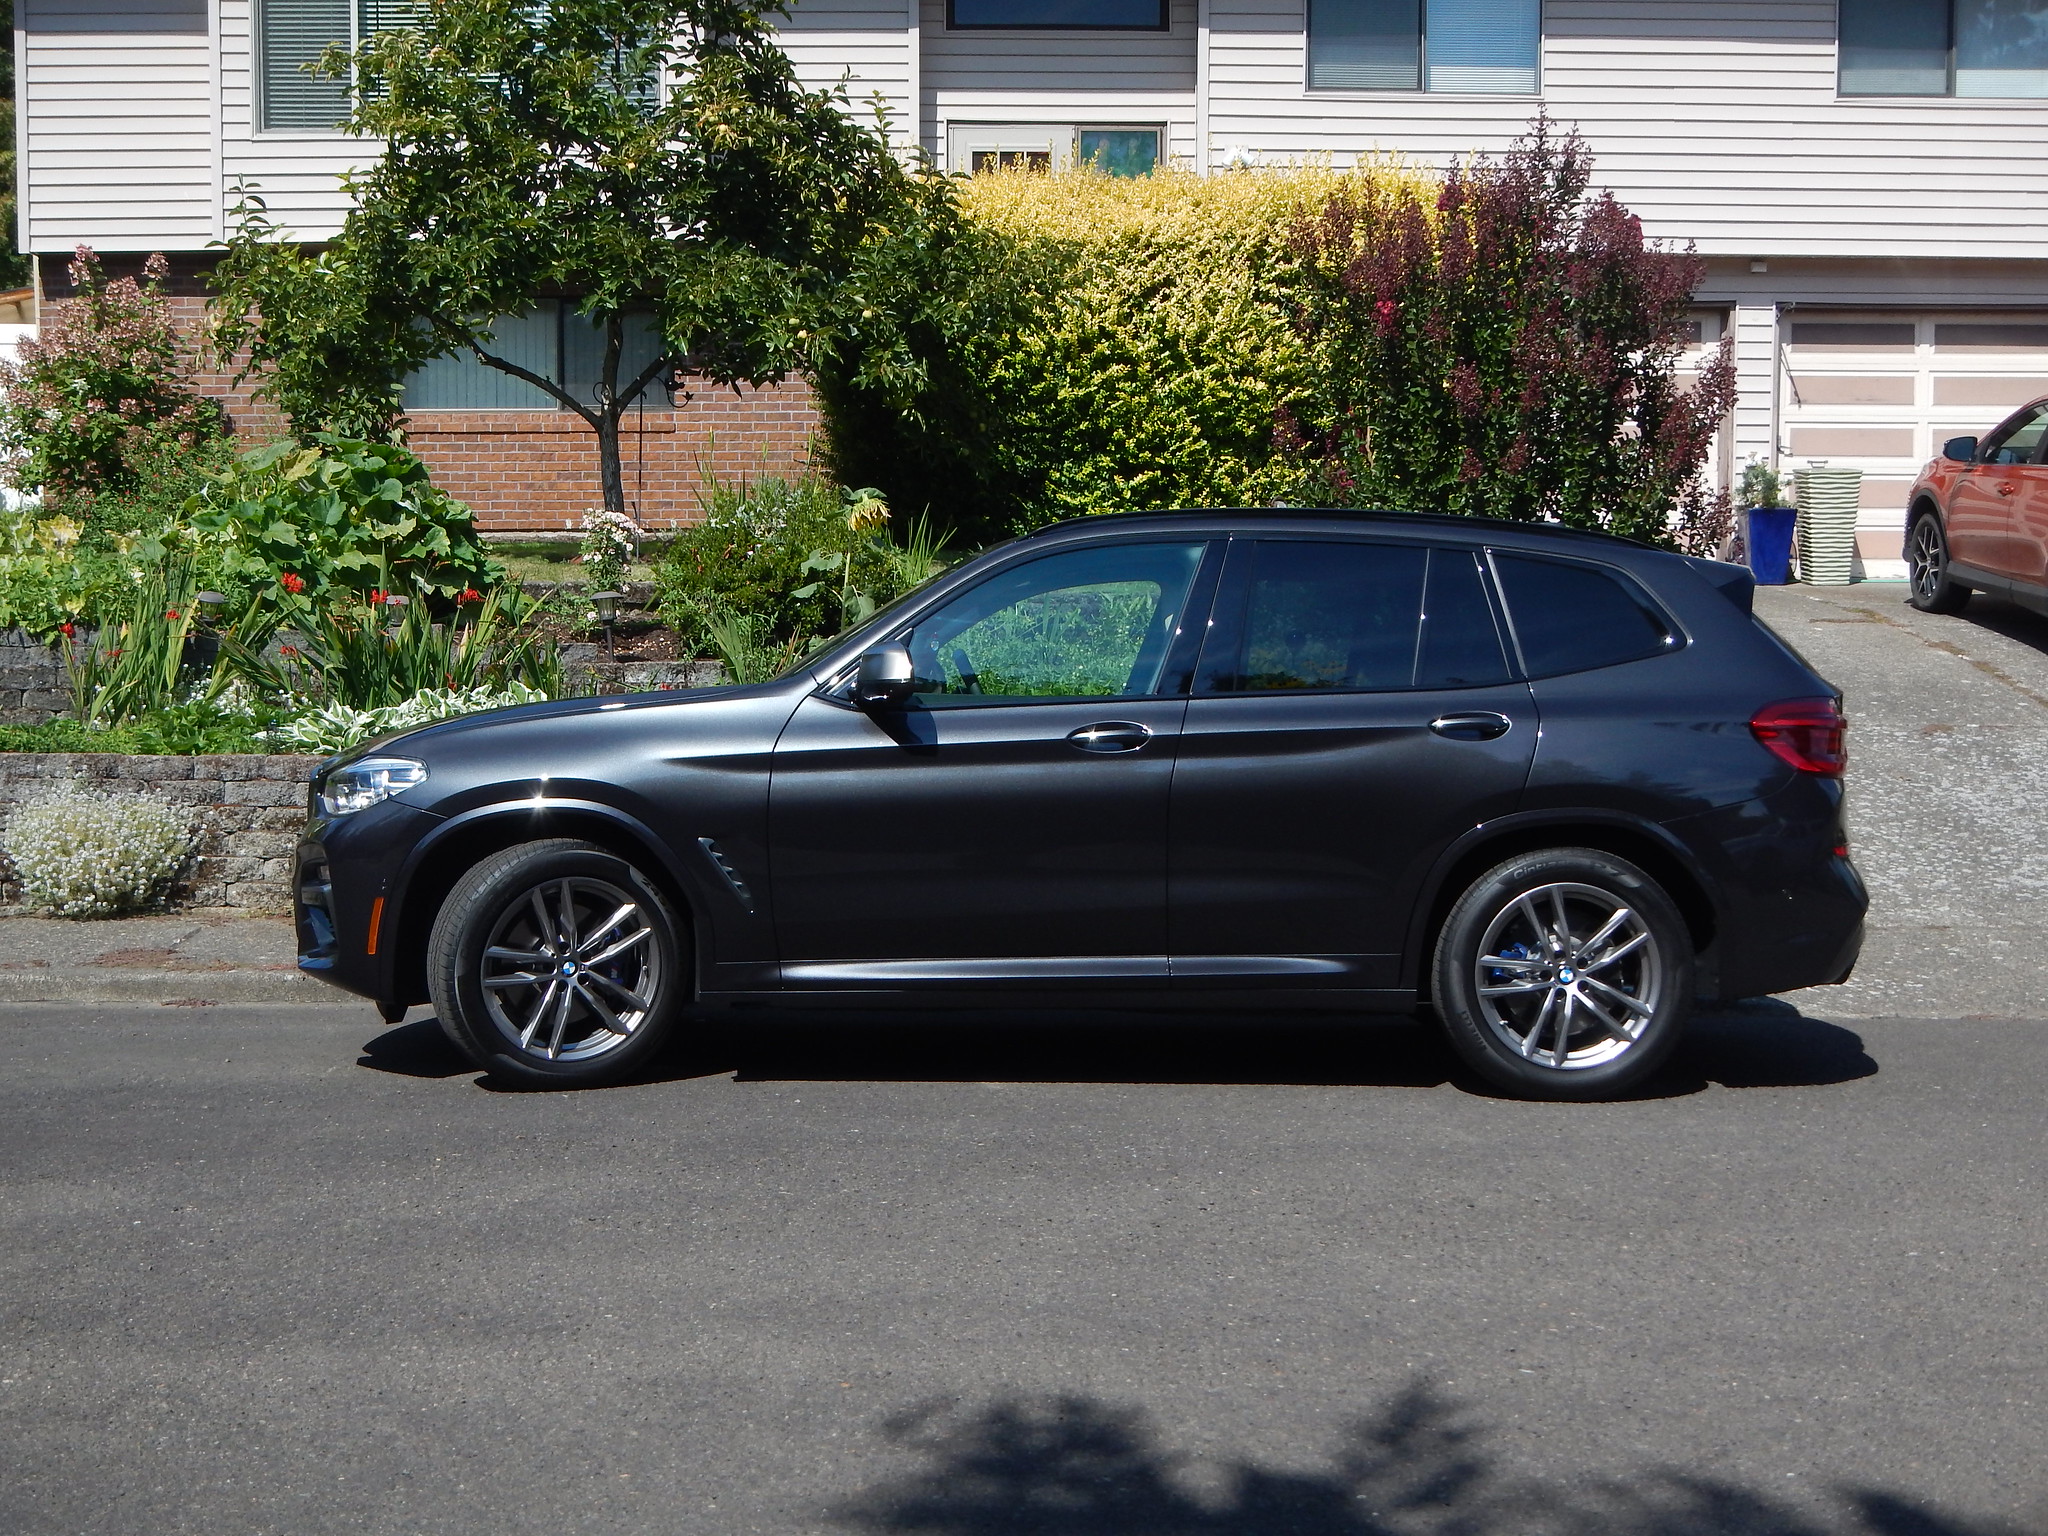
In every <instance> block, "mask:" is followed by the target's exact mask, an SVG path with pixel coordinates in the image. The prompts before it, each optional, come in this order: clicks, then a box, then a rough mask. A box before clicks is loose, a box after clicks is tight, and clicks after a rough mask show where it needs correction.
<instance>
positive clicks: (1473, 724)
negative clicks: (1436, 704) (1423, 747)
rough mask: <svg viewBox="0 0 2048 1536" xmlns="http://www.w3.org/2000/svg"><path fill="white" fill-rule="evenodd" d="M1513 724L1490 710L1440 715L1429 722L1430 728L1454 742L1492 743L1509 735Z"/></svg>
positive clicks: (1505, 717)
mask: <svg viewBox="0 0 2048 1536" xmlns="http://www.w3.org/2000/svg"><path fill="white" fill-rule="evenodd" d="M1513 724H1514V722H1513V721H1511V720H1510V719H1508V717H1507V716H1506V715H1496V714H1495V713H1494V712H1493V711H1492V710H1490V709H1474V710H1469V711H1466V712H1465V713H1462V714H1455V715H1438V716H1437V717H1436V718H1435V719H1434V720H1432V721H1430V722H1429V728H1430V729H1431V730H1432V731H1435V732H1436V733H1437V735H1439V736H1448V737H1449V738H1450V739H1451V740H1452V741H1491V740H1493V738H1494V737H1496V736H1505V735H1507V733H1508V729H1509V727H1510V726H1512V725H1513Z"/></svg>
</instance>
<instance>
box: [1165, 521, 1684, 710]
mask: <svg viewBox="0 0 2048 1536" xmlns="http://www.w3.org/2000/svg"><path fill="white" fill-rule="evenodd" d="M1229 543H1230V549H1229V552H1228V554H1227V556H1226V559H1225V562H1224V565H1223V569H1222V571H1221V572H1220V573H1219V578H1218V580H1217V583H1216V588H1215V591H1214V592H1213V593H1211V594H1210V611H1209V623H1208V625H1207V626H1206V633H1204V635H1203V637H1202V647H1201V651H1200V653H1199V654H1198V655H1197V656H1196V657H1195V660H1194V665H1193V666H1192V667H1190V668H1189V670H1188V684H1187V690H1188V696H1189V697H1190V698H1191V699H1193V700H1202V701H1207V700H1215V699H1314V698H1329V697H1345V698H1353V697H1356V696H1358V695H1360V694H1373V695H1375V696H1378V697H1394V696H1397V695H1402V694H1421V693H1466V692H1476V691H1477V690H1479V689H1482V688H1504V687H1508V686H1510V685H1512V684H1515V683H1521V682H1527V681H1528V680H1529V679H1528V669H1527V668H1525V667H1524V666H1523V665H1522V648H1521V646H1520V644H1519V643H1518V642H1517V641H1516V640H1515V638H1514V632H1513V630H1512V628H1511V627H1510V626H1509V622H1508V612H1507V602H1506V600H1505V599H1504V598H1503V596H1502V595H1501V591H1500V587H1499V583H1498V580H1497V578H1496V577H1495V575H1494V570H1493V562H1492V561H1491V560H1489V559H1487V558H1486V556H1487V554H1488V551H1487V549H1486V547H1485V546H1483V545H1479V544H1464V543H1459V542H1456V541H1454V540H1442V539H1429V538H1415V537H1413V536H1408V537H1403V536H1402V535H1401V534H1398V533H1397V534H1395V535H1394V536H1392V537H1375V536H1374V535H1373V534H1371V533H1361V532H1353V531H1352V530H1349V529H1344V530H1334V529H1333V530H1330V531H1328V532H1323V531H1319V530H1310V529H1297V528H1276V529H1274V530H1272V531H1271V532H1270V533H1269V532H1266V531H1265V530H1263V529H1260V530H1257V531H1252V530H1233V531H1232V533H1231V535H1230V539H1229ZM1254 544H1382V545H1390V546H1396V547H1399V548H1404V549H1420V550H1422V551H1423V553H1424V554H1427V555H1431V556H1434V555H1436V554H1439V553H1442V554H1449V553H1451V552H1453V551H1456V552H1458V553H1461V554H1465V555H1471V556H1475V557H1477V559H1478V564H1479V588H1480V590H1481V591H1482V592H1484V593H1485V594H1486V606H1487V611H1488V612H1489V613H1491V614H1492V616H1493V634H1494V641H1495V643H1496V644H1498V645H1499V646H1500V653H1501V660H1502V661H1503V662H1504V663H1505V664H1506V666H1507V670H1508V675H1507V676H1506V677H1505V678H1503V679H1502V680H1501V681H1499V682H1497V683H1465V684H1462V685H1454V684H1447V683H1427V684H1423V685H1421V686H1419V687H1418V686H1415V685H1412V684H1411V685H1410V686H1409V687H1406V688H1261V689H1232V690H1230V691H1228V692H1216V693H1204V692H1200V691H1198V690H1197V689H1196V688H1195V681H1196V679H1198V678H1199V677H1200V676H1201V675H1202V662H1203V661H1204V659H1206V658H1207V656H1208V655H1209V648H1210V646H1212V645H1216V646H1229V647H1230V648H1231V649H1232V650H1235V649H1236V648H1237V647H1238V646H1240V645H1242V644H1243V641H1244V620H1245V608H1246V607H1248V606H1249V604H1250V602H1251V588H1250V586H1249V585H1248V584H1247V585H1246V586H1245V587H1244V588H1243V590H1242V591H1241V592H1239V593H1238V594H1236V596H1237V599H1238V601H1239V605H1240V606H1239V608H1238V611H1237V612H1236V613H1235V614H1225V613H1224V611H1223V608H1222V606H1221V605H1222V602H1223V599H1224V596H1225V586H1226V582H1225V580H1224V579H1223V578H1225V577H1228V576H1229V575H1231V574H1232V572H1233V570H1234V569H1235V568H1236V567H1237V566H1238V565H1239V563H1240V562H1242V561H1243V560H1244V559H1246V558H1247V557H1246V556H1245V555H1241V554H1239V553H1238V547H1239V546H1240V545H1245V546H1250V545H1254ZM1428 580H1429V567H1428V566H1427V565H1424V567H1423V581H1424V583H1425V590H1426V583H1427V582H1428ZM1656 611H1657V612H1658V613H1659V614H1662V613H1663V612H1664V609H1663V607H1662V606H1661V605H1659V606H1658V607H1657V609H1656Z"/></svg>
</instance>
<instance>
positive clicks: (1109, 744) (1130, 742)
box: [1067, 720, 1152, 752]
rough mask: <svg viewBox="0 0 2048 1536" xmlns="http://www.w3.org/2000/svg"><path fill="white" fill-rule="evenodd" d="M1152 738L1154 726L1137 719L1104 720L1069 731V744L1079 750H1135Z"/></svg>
mask: <svg viewBox="0 0 2048 1536" xmlns="http://www.w3.org/2000/svg"><path fill="white" fill-rule="evenodd" d="M1151 739H1152V728H1151V727H1150V726H1148V725H1140V724H1138V722H1137V721H1135V720H1103V721H1101V722H1099V723H1097V724H1095V725H1084V726H1082V727H1081V728H1080V729H1079V730H1075V731H1069V732H1067V745H1068V746H1070V747H1072V748H1074V750H1075V751H1077V752H1135V751H1137V750H1138V748H1140V747H1142V746H1144V745H1145V743H1146V742H1148V741H1150V740H1151Z"/></svg>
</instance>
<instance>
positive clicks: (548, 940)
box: [427, 838, 690, 1088]
mask: <svg viewBox="0 0 2048 1536" xmlns="http://www.w3.org/2000/svg"><path fill="white" fill-rule="evenodd" d="M683 933H684V930H683V927H682V924H681V923H680V922H678V921H677V918H676V915H675V911H674V909H673V908H672V907H671V906H670V904H669V902H668V899H667V898H666V897H665V896H663V894H662V893H661V891H660V889H659V888H658V887H657V886H656V885H655V883H654V882H653V881H652V880H650V879H648V878H647V876H646V875H645V874H643V873H642V872H641V871H640V870H638V869H636V868H634V867H633V865H632V864H630V863H629V862H627V861H626V860H625V859H622V858H620V857H619V856H618V855H617V854H614V853H611V852H609V851H607V850H605V849H603V848H600V847H598V846H597V845H595V844H594V843H586V842H579V841H576V840H574V839H571V838H549V839H546V840H544V841H541V842H532V843H522V844H520V845H518V846H517V847H514V848H507V849H505V850H503V851H502V852H500V853H494V854H492V855H491V856H490V857H489V858H487V859H485V860H483V861H482V862H481V863H479V864H478V865H477V866H476V867H475V868H473V869H471V870H469V871H468V872H467V873H466V874H464V875H463V877H462V878H461V879H460V880H458V881H457V882H456V883H455V887H454V889H453V890H451V891H450V892H449V893H448V898H447V900H446V901H444V902H442V904H441V910H440V911H439V913H437V914H436V915H435V918H434V928H433V933H432V936H431V938H430V939H429V941H428V946H427V990H428V992H429V993H430V994H431V996H432V998H433V1001H434V1009H435V1012H436V1013H437V1014H438V1015H439V1016H440V1020H441V1027H442V1028H443V1029H444V1030H446V1031H447V1033H448V1037H449V1039H451V1040H453V1041H454V1042H455V1044H456V1045H457V1046H458V1047H459V1048H460V1049H461V1050H462V1051H463V1052H464V1054H466V1055H467V1056H468V1057H469V1058H470V1060H471V1061H473V1062H475V1063H476V1064H477V1065H478V1066H479V1067H481V1068H483V1069H484V1070H485V1071H487V1072H489V1073H490V1074H491V1075H492V1076H493V1077H496V1078H498V1079H500V1080H502V1081H504V1082H507V1083H512V1084H517V1085H520V1086H524V1087H532V1088H588V1087H596V1086H599V1085H601V1084H604V1083H610V1082H616V1081H617V1080H618V1079H620V1078H622V1077H624V1076H626V1075H627V1074H629V1073H631V1072H632V1071H634V1070H635V1069H636V1068H639V1067H641V1066H643V1065H644V1064H645V1063H646V1062H647V1061H648V1060H649V1059H650V1058H652V1057H653V1056H654V1055H656V1054H657V1053H658V1052H659V1051H660V1050H661V1049H662V1048H663V1046H665V1045H666V1044H667V1043H668V1041H669V1040H670V1038H671V1037H672V1036H673V1035H674V1033H675V1030H676V1021H677V1019H678V1018H679V1016H680V1015H681V1013H682V1011H683V1008H684V1006H685V1004H686V1003H687V1001H688V998H689V995H690V977H689V972H688V949H687V947H686V945H685V944H684V942H683Z"/></svg>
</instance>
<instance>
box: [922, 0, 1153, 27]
mask: <svg viewBox="0 0 2048 1536" xmlns="http://www.w3.org/2000/svg"><path fill="white" fill-rule="evenodd" d="M946 25H947V26H948V27H951V28H952V29H953V30H955V31H960V30H962V29H965V28H975V27H1027V28H1056V29H1058V30H1059V31H1063V32H1066V31H1093V32H1100V31H1105V30H1115V31H1121V32H1163V31H1165V30H1166V25H1167V21H1166V0H947V4H946Z"/></svg>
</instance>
